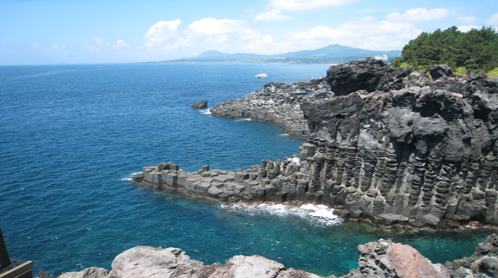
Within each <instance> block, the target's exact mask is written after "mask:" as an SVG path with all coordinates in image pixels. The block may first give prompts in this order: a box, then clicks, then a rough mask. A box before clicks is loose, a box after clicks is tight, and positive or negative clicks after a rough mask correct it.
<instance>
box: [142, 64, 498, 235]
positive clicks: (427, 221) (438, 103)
mask: <svg viewBox="0 0 498 278" xmlns="http://www.w3.org/2000/svg"><path fill="white" fill-rule="evenodd" d="M369 67H370V68H372V70H371V71H368V69H369ZM437 69H444V72H445V74H450V72H451V70H449V69H447V68H446V67H442V66H438V67H435V68H434V70H435V71H437ZM344 80H349V81H348V82H353V83H354V82H357V83H358V84H356V85H355V86H353V87H351V86H347V84H346V83H344ZM428 84H429V85H430V86H427V85H428ZM403 86H404V87H403ZM331 89H332V90H334V89H335V90H339V92H340V94H339V95H338V96H335V97H333V96H334V95H335V93H336V92H332V91H330V90H331ZM356 89H360V90H357V91H353V92H350V91H352V90H356ZM297 107H298V108H297ZM497 107H498V82H497V80H491V79H489V78H486V77H484V76H475V75H470V76H469V77H467V78H465V79H462V78H450V77H447V76H445V77H444V78H439V79H437V80H435V81H430V80H429V78H428V77H427V76H426V75H425V77H424V75H423V74H420V73H416V72H413V71H411V70H404V69H392V68H390V67H389V66H388V65H386V64H385V63H383V62H382V61H377V60H374V59H365V60H360V61H358V62H350V63H348V64H344V65H339V66H334V67H332V68H331V69H329V70H328V72H327V78H323V79H319V80H312V81H310V82H309V83H304V82H301V83H293V84H290V85H284V84H278V85H277V84H273V83H270V84H268V85H267V86H265V89H263V90H262V91H259V92H256V93H252V94H249V95H248V96H246V97H244V98H242V99H240V100H236V101H229V102H227V103H224V104H221V105H218V106H216V107H215V109H213V114H215V115H219V116H227V117H249V116H250V117H253V118H254V119H256V120H268V121H270V120H269V119H273V120H272V122H280V123H282V122H286V123H293V124H289V125H287V127H289V126H291V127H292V128H293V130H300V131H299V132H295V135H296V134H297V135H304V134H309V136H308V143H306V144H304V145H303V146H302V147H301V149H300V152H299V154H298V155H294V156H293V157H291V158H286V159H285V160H283V161H268V160H266V161H263V162H262V164H261V165H259V166H253V167H251V168H249V169H246V170H238V171H236V172H227V171H222V170H208V169H206V168H205V169H202V170H200V171H198V172H194V173H187V172H183V171H181V170H178V166H176V165H174V164H172V163H170V164H160V165H158V166H157V167H145V168H144V170H143V175H142V176H137V177H136V178H135V182H137V183H140V182H141V183H146V184H148V185H151V186H153V187H164V188H169V189H175V190H179V191H182V192H184V193H187V194H193V195H200V196H205V197H209V198H213V199H217V200H220V201H224V202H226V201H232V202H234V201H246V202H263V201H273V202H285V201H299V202H314V203H320V204H326V205H329V206H331V207H334V208H341V209H343V210H337V211H338V212H340V213H341V215H342V216H344V217H365V218H369V219H371V220H373V221H374V222H377V223H381V224H394V223H410V224H412V225H414V226H419V225H429V226H433V227H439V226H441V225H442V224H445V223H446V224H450V225H451V224H452V223H451V222H463V223H468V222H469V221H474V220H478V221H480V222H482V223H491V224H498V200H497V199H498V198H497V197H498V192H497V189H498V188H497V187H498V183H497V178H498V160H497V158H496V155H497V151H498V147H497V145H496V140H497V138H498V137H497V136H498V129H497V124H498V110H497ZM298 110H299V113H298V112H296V111H298ZM262 111H266V112H264V113H263V112H262ZM276 119H278V120H276ZM302 122H306V128H304V127H303V126H302V125H303V123H302ZM296 123H298V124H296ZM284 126H285V124H284ZM448 221H450V223H448Z"/></svg>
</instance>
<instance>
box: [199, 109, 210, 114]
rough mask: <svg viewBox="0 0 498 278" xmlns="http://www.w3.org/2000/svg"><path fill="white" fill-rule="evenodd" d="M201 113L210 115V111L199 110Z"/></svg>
mask: <svg viewBox="0 0 498 278" xmlns="http://www.w3.org/2000/svg"><path fill="white" fill-rule="evenodd" d="M201 113H202V114H204V115H211V109H205V110H201Z"/></svg>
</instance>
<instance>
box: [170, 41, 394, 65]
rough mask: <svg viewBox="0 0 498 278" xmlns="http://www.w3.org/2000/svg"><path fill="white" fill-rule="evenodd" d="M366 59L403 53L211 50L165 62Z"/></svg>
mask: <svg viewBox="0 0 498 278" xmlns="http://www.w3.org/2000/svg"><path fill="white" fill-rule="evenodd" d="M366 57H376V58H378V59H382V60H385V61H391V60H393V59H394V58H397V57H401V51H400V50H391V51H374V50H366V49H361V48H354V47H349V46H343V45H340V44H331V45H329V46H326V47H323V48H319V49H315V50H301V51H296V52H289V53H282V54H276V55H261V54H252V53H234V54H229V53H224V52H220V51H217V50H209V51H206V52H203V53H201V54H199V55H198V56H197V57H191V58H182V59H178V60H169V61H163V62H184V63H185V62H190V63H193V62H198V63H292V64H339V63H345V62H348V61H352V60H358V59H361V58H366Z"/></svg>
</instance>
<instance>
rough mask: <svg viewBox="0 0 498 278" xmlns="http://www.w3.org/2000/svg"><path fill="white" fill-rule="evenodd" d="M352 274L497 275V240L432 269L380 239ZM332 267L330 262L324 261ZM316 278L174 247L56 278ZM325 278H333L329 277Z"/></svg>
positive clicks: (254, 259)
mask: <svg viewBox="0 0 498 278" xmlns="http://www.w3.org/2000/svg"><path fill="white" fill-rule="evenodd" d="M358 251H359V254H360V258H359V259H358V266H359V267H358V269H353V270H351V271H350V272H349V273H347V274H346V275H344V276H341V278H372V277H393V278H395V277H397V278H415V277H420V278H422V277H427V278H429V277H432V278H446V277H462V278H463V277H476V278H477V277H479V278H486V277H496V276H497V275H498V258H497V255H498V236H497V235H496V234H493V235H491V236H489V237H488V238H486V239H485V240H484V241H483V242H482V243H480V244H478V245H477V247H476V250H475V252H474V254H473V255H472V256H471V257H468V258H463V259H459V260H455V261H453V262H446V263H445V264H444V265H443V264H433V263H432V262H431V261H430V260H428V259H427V258H425V257H424V256H422V255H421V254H420V253H419V252H418V251H417V250H416V249H414V248H413V247H411V246H409V245H403V244H399V243H393V242H392V241H391V240H384V239H381V240H379V241H377V242H369V243H366V244H365V245H360V246H358ZM330 263H331V264H334V262H330ZM128 277H129V278H152V277H161V278H180V277H181V278H221V277H226V278H252V277H258V278H320V277H322V276H319V275H316V274H313V273H309V272H305V271H302V270H295V269H293V268H286V267H285V266H284V265H283V264H281V263H279V262H276V261H273V260H269V259H267V258H264V257H261V256H258V255H253V256H234V257H232V258H230V259H228V260H227V261H226V262H225V264H220V263H214V264H212V265H204V263H202V262H200V261H197V260H193V259H191V258H190V257H189V256H188V255H187V254H186V253H185V252H184V251H182V250H181V249H178V248H165V249H163V248H153V247H148V246H137V247H134V248H132V249H129V250H127V251H125V252H123V253H121V254H119V255H118V256H117V257H116V258H115V259H114V261H113V262H112V270H111V271H108V270H106V269H103V268H97V267H90V268H87V269H84V270H82V271H80V272H68V273H64V274H62V275H60V276H59V277H58V278H128ZM327 278H337V277H336V276H334V275H331V276H327Z"/></svg>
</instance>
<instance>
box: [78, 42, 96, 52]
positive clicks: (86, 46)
mask: <svg viewBox="0 0 498 278" xmlns="http://www.w3.org/2000/svg"><path fill="white" fill-rule="evenodd" d="M81 47H83V48H86V49H87V50H88V52H90V53H95V52H99V51H100V49H99V48H97V47H95V46H92V45H89V44H86V45H82V46H81Z"/></svg>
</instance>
